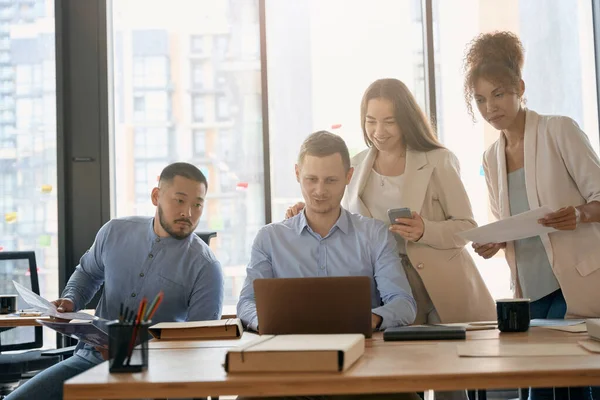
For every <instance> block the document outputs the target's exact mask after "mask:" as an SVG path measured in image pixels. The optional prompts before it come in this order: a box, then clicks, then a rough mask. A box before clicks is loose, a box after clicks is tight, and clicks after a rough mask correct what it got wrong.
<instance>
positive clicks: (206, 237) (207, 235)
mask: <svg viewBox="0 0 600 400" xmlns="http://www.w3.org/2000/svg"><path fill="white" fill-rule="evenodd" d="M195 233H196V235H198V237H199V238H200V239H202V240H203V241H204V243H206V244H207V245H209V246H210V239H212V238H214V237H217V232H195Z"/></svg>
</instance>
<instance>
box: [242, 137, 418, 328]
mask: <svg viewBox="0 0 600 400" xmlns="http://www.w3.org/2000/svg"><path fill="white" fill-rule="evenodd" d="M352 172H353V169H352V168H351V167H350V156H349V154H348V148H347V147H346V144H345V143H344V141H343V140H342V138H340V137H339V136H337V135H334V134H332V133H329V132H325V131H321V132H316V133H313V134H312V135H310V136H309V137H308V138H307V139H306V140H305V141H304V143H303V144H302V148H301V150H300V154H299V156H298V164H297V165H296V177H297V179H298V182H299V183H300V187H301V189H302V196H303V197H304V201H305V203H306V206H305V207H304V209H303V211H302V212H301V213H299V214H298V215H296V216H295V217H292V218H290V219H287V220H285V221H283V222H277V223H272V224H269V225H267V226H265V227H263V228H262V229H261V230H260V231H259V232H258V234H257V235H256V239H255V240H254V244H253V246H252V253H251V256H250V257H251V258H250V264H249V265H248V267H247V269H246V271H247V277H246V281H245V283H244V287H243V288H242V292H241V295H240V300H239V302H238V305H237V314H238V317H239V318H241V320H242V322H243V323H244V325H246V326H248V327H249V328H250V329H253V330H258V319H257V316H256V303H255V299H254V288H253V282H254V280H255V279H258V278H302V277H319V276H368V277H370V278H371V288H372V290H371V293H372V297H371V306H372V317H371V321H372V326H373V329H385V328H388V327H391V326H400V325H408V324H411V323H412V322H413V321H414V319H415V315H416V303H415V300H414V298H413V297H412V293H411V290H410V285H409V283H408V281H407V279H406V275H405V274H404V269H403V268H402V264H401V261H400V258H399V256H398V251H397V249H396V240H395V239H394V237H393V235H392V233H390V232H389V230H388V228H387V226H386V225H385V224H384V223H383V222H381V221H378V220H375V219H372V218H365V217H362V216H360V215H356V214H352V213H350V212H348V211H346V210H344V209H343V208H342V207H341V205H340V203H341V200H342V197H343V195H344V190H345V189H346V185H347V184H348V183H349V182H350V179H351V178H352Z"/></svg>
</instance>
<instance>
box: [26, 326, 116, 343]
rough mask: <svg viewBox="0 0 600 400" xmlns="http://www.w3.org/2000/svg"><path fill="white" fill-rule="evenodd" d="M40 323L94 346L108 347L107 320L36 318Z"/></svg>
mask: <svg viewBox="0 0 600 400" xmlns="http://www.w3.org/2000/svg"><path fill="white" fill-rule="evenodd" d="M36 321H37V322H38V323H39V324H40V325H43V326H46V327H48V328H50V329H54V330H55V331H56V332H58V333H62V334H63V335H67V336H70V337H72V338H74V339H77V340H80V341H82V342H84V343H87V344H89V345H91V346H94V347H102V348H104V349H108V329H107V327H106V323H107V322H109V321H107V320H102V319H97V320H95V321H71V322H59V321H52V320H44V319H38V320H36Z"/></svg>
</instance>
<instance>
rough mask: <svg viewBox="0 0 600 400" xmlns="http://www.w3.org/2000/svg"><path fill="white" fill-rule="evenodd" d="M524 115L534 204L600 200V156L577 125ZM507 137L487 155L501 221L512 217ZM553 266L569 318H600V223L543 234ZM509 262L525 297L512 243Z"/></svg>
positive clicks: (554, 206) (530, 195) (517, 290)
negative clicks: (599, 156)
mask: <svg viewBox="0 0 600 400" xmlns="http://www.w3.org/2000/svg"><path fill="white" fill-rule="evenodd" d="M526 112H527V114H526V117H525V139H524V140H525V142H524V147H525V185H526V188H527V199H528V200H529V208H530V209H532V210H533V209H536V208H539V207H541V206H549V207H550V208H551V209H553V210H558V209H559V208H561V207H566V206H578V205H581V204H585V203H587V202H590V201H594V200H596V201H600V160H599V159H598V156H597V155H596V153H595V152H594V150H593V149H592V147H591V145H590V142H589V140H588V138H587V136H586V135H585V133H583V132H582V131H581V129H579V127H578V126H577V124H576V123H575V122H574V121H573V120H572V119H570V118H568V117H561V116H554V115H548V116H546V115H539V114H537V113H535V112H534V111H531V110H527V111H526ZM505 148H506V140H505V137H504V135H500V138H499V139H498V140H497V141H496V142H495V143H494V144H492V145H491V146H490V148H489V149H488V150H487V151H486V152H485V154H484V156H483V166H484V170H485V177H486V181H487V186H488V191H489V198H490V207H491V210H492V213H493V214H494V216H495V217H496V218H498V219H503V218H507V217H509V216H510V205H509V200H508V181H507V171H506V156H505ZM541 239H542V243H543V244H544V248H545V249H546V253H547V255H548V259H549V260H550V265H552V269H553V270H554V274H555V276H556V279H557V280H558V282H559V283H560V286H561V288H562V290H563V294H564V296H565V299H566V301H567V316H568V317H571V318H576V317H600V224H598V223H586V224H581V225H579V226H578V227H577V229H575V230H574V231H559V232H553V233H550V234H545V235H541ZM505 254H506V260H507V262H508V265H509V266H510V270H511V277H512V287H513V290H514V292H515V296H517V297H519V296H521V288H520V285H519V278H518V274H517V269H516V268H517V266H516V261H515V250H514V245H513V243H511V242H509V243H507V246H506V250H505Z"/></svg>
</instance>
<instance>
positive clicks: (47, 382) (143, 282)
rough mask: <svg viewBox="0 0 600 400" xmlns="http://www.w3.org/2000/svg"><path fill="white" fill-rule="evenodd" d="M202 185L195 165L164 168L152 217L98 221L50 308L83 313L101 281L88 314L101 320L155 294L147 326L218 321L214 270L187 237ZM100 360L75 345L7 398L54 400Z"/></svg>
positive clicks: (217, 268)
mask: <svg viewBox="0 0 600 400" xmlns="http://www.w3.org/2000/svg"><path fill="white" fill-rule="evenodd" d="M207 187H208V184H207V182H206V178H205V177H204V175H203V174H202V172H200V170H199V169H198V168H196V167H195V166H193V165H191V164H187V163H175V164H171V165H169V166H167V167H166V168H165V169H164V170H163V171H162V173H161V175H160V179H159V184H158V187H156V188H154V189H153V190H152V195H151V198H152V203H153V204H154V205H155V206H156V213H155V215H154V217H128V218H119V219H113V220H111V221H109V222H108V223H106V224H105V225H104V226H103V227H102V228H101V229H100V231H99V232H98V234H97V235H96V240H95V241H94V244H93V245H92V247H91V248H90V249H89V251H88V252H86V253H85V254H84V255H83V257H82V258H81V260H80V263H79V265H78V266H77V268H76V270H75V272H74V273H73V275H72V276H71V278H70V279H69V282H68V283H67V286H66V288H65V290H64V291H63V294H62V298H60V299H58V300H56V301H55V302H54V304H55V305H56V306H57V307H58V310H59V311H63V312H68V311H75V310H80V309H82V308H84V307H85V305H86V304H87V303H88V302H89V301H90V300H91V299H92V297H93V296H94V295H95V294H96V292H97V291H98V289H99V288H100V286H101V285H102V284H103V283H104V292H103V293H102V297H101V298H100V302H99V303H98V307H97V309H96V315H97V316H98V317H101V318H104V319H109V320H112V319H117V318H118V317H119V313H120V307H121V304H123V306H124V307H128V308H129V309H133V310H137V308H138V305H139V302H140V301H141V300H142V298H144V297H146V298H148V299H149V301H151V300H152V299H153V298H154V297H155V296H156V295H157V294H158V293H159V292H160V291H161V290H162V291H163V293H164V298H163V301H162V303H161V305H160V307H159V308H158V309H157V311H156V313H155V314H154V316H153V317H152V322H153V323H158V322H164V321H186V320H187V321H197V320H214V319H219V318H220V317H221V309H222V303H223V273H222V270H221V265H220V264H219V262H218V261H217V259H216V258H215V256H214V254H213V253H212V251H211V250H210V248H209V247H208V246H207V245H206V244H205V243H204V242H203V241H202V240H201V239H200V238H199V237H198V236H197V235H195V234H194V230H195V229H196V227H197V226H198V222H199V221H200V216H201V215H202V211H203V207H204V199H205V197H206V191H207ZM105 356H106V354H104V355H102V354H100V352H98V351H97V350H96V349H94V348H92V347H91V346H89V345H87V344H86V345H84V344H83V343H81V342H80V343H79V344H78V345H77V349H76V351H75V355H74V356H73V357H71V358H69V359H67V360H65V361H63V362H61V363H59V364H57V365H55V366H53V367H51V368H48V369H46V370H45V371H43V372H42V373H40V374H38V375H36V376H35V377H34V378H32V379H31V380H29V381H28V382H26V383H25V384H24V385H23V386H21V387H19V388H18V389H17V390H16V391H14V392H13V393H12V394H11V395H10V396H8V399H10V400H15V399H62V392H63V390H62V388H63V383H64V381H65V380H67V379H70V378H72V377H73V376H75V375H78V374H79V373H81V372H83V371H86V370H88V369H90V368H92V367H94V366H95V365H97V364H99V363H101V362H102V361H104V358H105Z"/></svg>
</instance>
